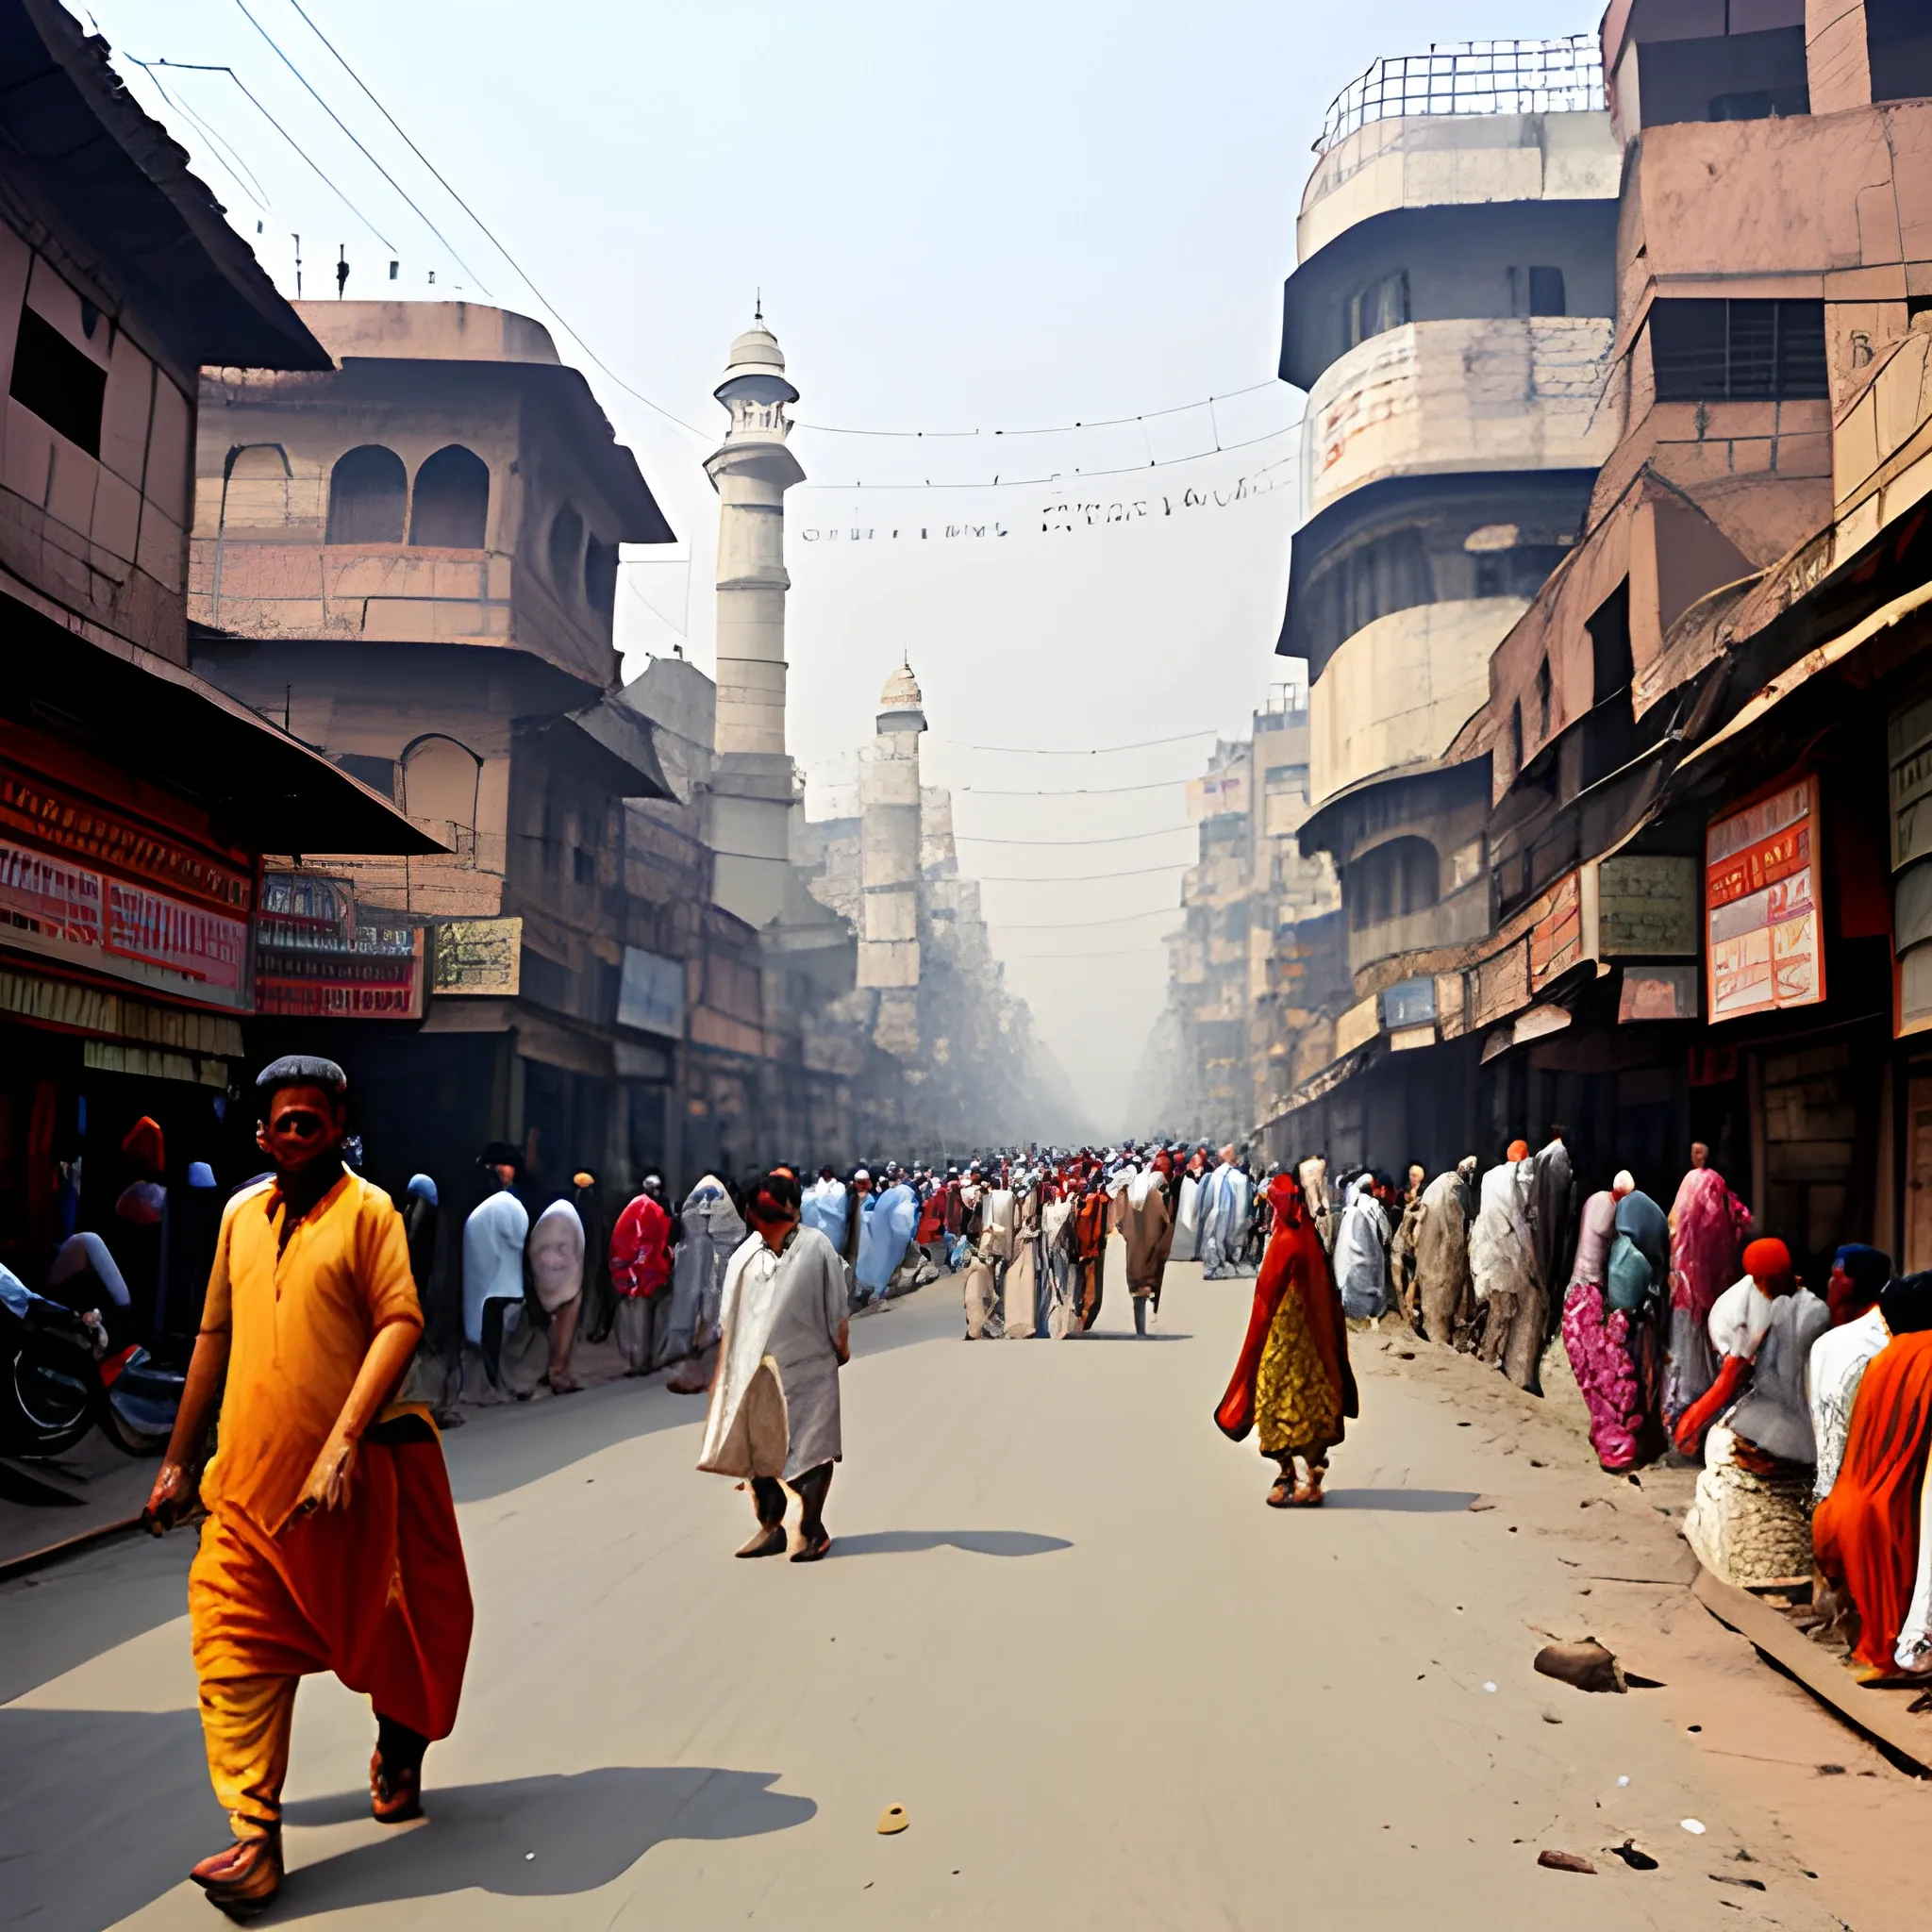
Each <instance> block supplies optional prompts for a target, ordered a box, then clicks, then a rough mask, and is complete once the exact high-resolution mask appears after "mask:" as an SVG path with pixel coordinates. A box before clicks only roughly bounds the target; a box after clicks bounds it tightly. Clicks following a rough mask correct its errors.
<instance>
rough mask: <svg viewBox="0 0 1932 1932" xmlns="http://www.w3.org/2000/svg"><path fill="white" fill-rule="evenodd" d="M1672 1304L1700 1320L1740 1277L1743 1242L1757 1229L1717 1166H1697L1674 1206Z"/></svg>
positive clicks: (1682, 1185)
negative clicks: (1752, 1230) (1739, 1261)
mask: <svg viewBox="0 0 1932 1932" xmlns="http://www.w3.org/2000/svg"><path fill="white" fill-rule="evenodd" d="M1671 1225H1672V1230H1673V1231H1672V1235H1671V1306H1672V1307H1674V1308H1681V1309H1683V1310H1684V1311H1685V1312H1686V1313H1688V1314H1690V1315H1692V1316H1694V1317H1695V1318H1696V1319H1697V1320H1698V1321H1700V1322H1702V1321H1704V1320H1706V1319H1707V1317H1708V1316H1709V1314H1710V1309H1711V1305H1712V1303H1714V1302H1715V1301H1716V1300H1717V1298H1718V1296H1719V1295H1721V1294H1722V1293H1723V1292H1724V1290H1725V1289H1727V1288H1728V1287H1730V1285H1731V1283H1732V1282H1734V1281H1735V1280H1737V1278H1738V1244H1739V1243H1740V1241H1742V1240H1743V1238H1744V1237H1745V1235H1747V1234H1748V1233H1749V1232H1750V1230H1751V1214H1750V1210H1749V1209H1748V1208H1746V1207H1745V1206H1744V1204H1743V1203H1742V1202H1741V1201H1740V1200H1739V1199H1738V1197H1737V1196H1736V1195H1735V1194H1734V1193H1732V1192H1731V1191H1730V1189H1729V1188H1727V1187H1726V1186H1725V1185H1724V1176H1723V1175H1722V1174H1719V1173H1718V1171H1717V1169H1716V1168H1714V1167H1693V1168H1692V1169H1691V1171H1690V1173H1688V1174H1686V1175H1685V1176H1684V1178H1683V1180H1682V1181H1681V1182H1680V1183H1679V1184H1678V1188H1677V1198H1676V1200H1675V1201H1674V1203H1673V1204H1672V1208H1671Z"/></svg>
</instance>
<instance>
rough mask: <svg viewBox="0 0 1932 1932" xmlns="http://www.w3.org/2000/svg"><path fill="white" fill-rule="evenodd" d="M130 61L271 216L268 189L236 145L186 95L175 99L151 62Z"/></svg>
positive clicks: (240, 185) (246, 193) (250, 197)
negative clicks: (191, 104) (221, 133)
mask: <svg viewBox="0 0 1932 1932" xmlns="http://www.w3.org/2000/svg"><path fill="white" fill-rule="evenodd" d="M127 59H128V63H129V65H131V66H134V67H138V68H140V69H141V71H142V73H143V74H144V75H147V77H148V83H149V85H150V86H151V87H152V88H153V89H154V91H155V92H156V93H158V94H159V95H160V97H161V99H162V100H164V101H165V102H166V103H167V104H168V106H169V107H170V108H173V109H174V111H175V113H177V114H179V115H180V116H181V118H182V119H183V120H184V121H187V122H188V123H190V124H191V125H192V126H194V127H195V128H197V129H198V130H199V131H200V133H201V136H202V138H203V140H205V141H206V142H208V146H209V147H210V148H211V149H212V150H213V152H214V156H215V158H216V159H217V160H218V161H220V162H221V164H222V166H223V169H224V171H225V173H226V175H227V176H228V178H229V180H231V181H232V182H234V184H235V186H236V187H237V188H239V189H240V190H241V191H242V193H243V194H244V195H245V196H246V197H247V198H248V199H249V200H250V201H252V202H253V203H254V204H255V205H256V207H257V208H259V209H260V210H261V211H262V213H263V214H267V213H269V212H270V208H269V202H268V190H267V189H266V188H264V187H263V186H262V185H261V182H260V181H259V180H258V178H257V176H256V173H255V170H254V169H253V168H251V167H250V166H249V165H248V163H247V162H246V161H244V160H243V159H242V157H241V155H240V154H239V153H238V152H237V151H236V150H235V148H234V146H233V145H232V144H231V143H230V142H226V141H224V140H223V139H222V137H221V136H220V135H219V134H217V133H216V132H215V130H214V127H213V126H212V125H211V124H210V123H208V121H207V120H205V119H204V118H203V117H202V116H201V115H199V114H197V113H196V112H195V111H194V109H193V108H191V107H190V106H189V105H188V96H187V94H186V93H183V94H182V96H181V98H180V99H179V100H178V101H177V100H176V99H175V96H174V95H173V94H171V93H170V92H168V90H167V89H166V88H164V87H163V86H162V85H161V83H160V79H159V76H158V75H157V74H156V73H155V71H154V68H153V66H152V65H151V64H150V63H149V62H148V61H145V60H137V59H135V58H134V56H133V55H132V54H130V55H128V57H127ZM244 176H246V179H244V178H243V177H244Z"/></svg>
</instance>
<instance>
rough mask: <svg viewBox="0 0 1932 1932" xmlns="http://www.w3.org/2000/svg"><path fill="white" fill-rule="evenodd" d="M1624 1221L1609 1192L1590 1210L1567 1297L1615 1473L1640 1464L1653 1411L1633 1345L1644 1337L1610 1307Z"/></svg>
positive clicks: (1578, 1361)
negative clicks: (1612, 1262) (1612, 1265)
mask: <svg viewBox="0 0 1932 1932" xmlns="http://www.w3.org/2000/svg"><path fill="white" fill-rule="evenodd" d="M1616 1221H1617V1202H1616V1197H1615V1196H1614V1195H1613V1194H1611V1193H1610V1192H1609V1191H1607V1190H1606V1191H1604V1192H1602V1193H1600V1194H1592V1195H1591V1197H1590V1199H1589V1200H1588V1201H1586V1202H1585V1203H1584V1204H1583V1219H1582V1223H1581V1225H1580V1226H1579V1227H1578V1229H1577V1234H1576V1263H1575V1266H1574V1268H1572V1269H1571V1271H1570V1289H1569V1292H1568V1293H1567V1294H1566V1295H1565V1296H1564V1298H1563V1349H1564V1353H1565V1354H1567V1355H1568V1356H1569V1357H1570V1366H1571V1368H1572V1369H1573V1370H1574V1372H1575V1375H1576V1386H1577V1387H1578V1388H1579V1389H1580V1390H1582V1391H1583V1400H1584V1404H1585V1406H1586V1407H1588V1408H1589V1410H1590V1446H1591V1448H1592V1449H1594V1450H1595V1451H1596V1456H1597V1460H1598V1461H1599V1462H1600V1463H1602V1464H1603V1466H1604V1468H1606V1469H1607V1470H1609V1471H1611V1472H1613V1473H1616V1472H1621V1471H1623V1470H1626V1469H1629V1468H1631V1467H1633V1466H1634V1465H1635V1463H1636V1462H1637V1460H1638V1458H1639V1456H1640V1454H1641V1437H1642V1433H1643V1426H1644V1417H1645V1408H1646V1404H1645V1400H1644V1388H1643V1381H1644V1378H1643V1376H1642V1374H1641V1364H1640V1362H1639V1361H1638V1359H1637V1356H1636V1350H1635V1347H1633V1341H1635V1342H1636V1343H1638V1344H1639V1345H1641V1340H1642V1338H1641V1336H1640V1337H1635V1338H1633V1336H1632V1334H1631V1327H1630V1322H1631V1318H1630V1316H1629V1315H1627V1314H1626V1313H1624V1310H1623V1309H1622V1308H1611V1307H1607V1306H1606V1304H1605V1301H1604V1284H1605V1281H1606V1279H1607V1275H1608V1273H1609V1257H1610V1242H1611V1241H1613V1240H1614V1239H1615V1238H1616Z"/></svg>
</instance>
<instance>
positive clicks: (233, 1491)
mask: <svg viewBox="0 0 1932 1932" xmlns="http://www.w3.org/2000/svg"><path fill="white" fill-rule="evenodd" d="M257 1087H258V1091H259V1092H260V1095H261V1101H262V1118H261V1124H260V1125H259V1126H258V1128H257V1139H258V1142H259V1144H260V1146H261V1148H262V1151H263V1152H264V1153H265V1154H267V1155H268V1156H269V1158H270V1159H271V1161H272V1162H273V1163H274V1167H275V1174H274V1177H273V1178H272V1179H270V1180H267V1181H262V1182H259V1183H258V1184H257V1185H255V1186H254V1187H251V1188H248V1189H245V1190H243V1191H242V1192H241V1193H239V1194H238V1195H236V1197H235V1198H234V1199H233V1200H232V1201H231V1202H230V1203H229V1204H228V1208H227V1210H226V1212H225V1214H224V1216H223V1219H222V1231H221V1238H220V1241H219V1245H218V1247H217V1250H216V1255H215V1262H214V1268H213V1272H212V1274H211V1275H210V1278H209V1282H208V1299H207V1304H206V1307H205V1310H204V1313H203V1316H202V1324H201V1333H200V1335H199V1336H198V1337H197V1338H196V1341H195V1348H194V1357H193V1360H192V1364H191V1366H190V1369H189V1374H188V1384H187V1388H186V1390H185V1391H184V1394H183V1398H182V1404H181V1412H180V1416H179V1418H178V1419H177V1421H176V1424H175V1434H174V1440H173V1441H172V1442H171V1443H170V1445H169V1451H168V1459H167V1460H166V1462H164V1463H163V1464H162V1467H161V1472H160V1474H159V1475H158V1477H157V1478H156V1481H155V1486H154V1492H153V1494H152V1496H151V1497H150V1499H149V1504H148V1516H149V1521H150V1523H151V1524H152V1525H153V1526H154V1527H155V1529H156V1531H157V1533H159V1532H160V1531H161V1530H164V1529H166V1528H168V1527H169V1526H171V1524H173V1522H174V1520H175V1516H176V1514H177V1513H178V1512H179V1511H180V1509H181V1508H182V1507H183V1506H184V1505H185V1504H186V1503H187V1502H188V1501H189V1500H190V1498H191V1497H192V1493H193V1483H192V1474H191V1473H190V1468H189V1464H190V1461H191V1459H192V1456H193V1453H194V1450H195V1448H196V1446H197V1445H198V1444H199V1443H200V1442H201V1441H202V1440H203V1438H204V1436H205V1433H206V1430H207V1426H208V1417H209V1414H210V1412H211V1411H212V1409H213V1407H214V1405H215V1403H216V1401H217V1400H219V1402H220V1405H221V1426H220V1446H219V1448H218V1449H217V1451H216V1453H215V1456H214V1458H213V1460H212V1461H211V1462H210V1463H209V1464H208V1470H207V1473H206V1474H205V1476H204V1477H203V1479H202V1485H201V1494H202V1499H203V1501H204V1502H205V1503H206V1505H207V1506H208V1512H209V1513H208V1521H207V1523H206V1524H204V1526H203V1528H202V1532H201V1548H200V1551H199V1553H198V1554H197V1555H196V1557H195V1559H194V1563H193V1567H192V1570H191V1571H190V1573H189V1581H188V1607H189V1616H190V1622H191V1624H192V1635H193V1645H194V1665H195V1673H196V1675H197V1676H198V1677H199V1679H200V1682H201V1717H202V1732H203V1736H204V1739H205V1740H206V1742H207V1746H208V1772H209V1775H210V1777H211V1779H212V1781H213V1783H214V1788H215V1795H216V1797H217V1798H218V1799H219V1800H220V1802H221V1805H222V1807H223V1808H224V1809H225V1811H226V1812H227V1813H228V1817H229V1823H230V1825H231V1827H232V1829H233V1831H234V1835H235V1842H234V1843H233V1844H231V1845H230V1846H229V1847H228V1848H227V1849H226V1850H225V1851H224V1852H220V1853H217V1854H216V1855H215V1856H214V1857H210V1858H206V1859H204V1860H203V1861H202V1862H201V1864H199V1865H197V1866H196V1867H195V1868H194V1872H193V1874H192V1875H193V1877H194V1879H195V1881H196V1883H198V1884H200V1885H201V1886H202V1887H203V1888H204V1889H205V1890H207V1892H208V1896H209V1898H210V1899H211V1900H212V1901H213V1902H214V1903H215V1904H216V1905H219V1906H221V1907H223V1908H224V1909H225V1910H228V1911H230V1912H231V1913H235V1914H237V1915H243V1914H246V1913H249V1912H253V1911H255V1910H258V1909H259V1908H260V1907H261V1906H263V1905H265V1904H266V1903H267V1902H268V1900H269V1899H270V1898H272V1897H274V1896H275V1891H276V1890H278V1889H279V1887H280V1884H281V1877H282V1857H281V1792H282V1781H283V1778H284V1776H285V1774H286V1773H287V1770H288V1761H289V1730H290V1723H291V1718H292V1716H293V1712H294V1704H295V1685H296V1681H297V1679H298V1678H300V1677H303V1676H305V1675H308V1674H310V1673H312V1672H320V1671H333V1672H334V1673H335V1674H336V1675H337V1676H339V1677H340V1678H341V1680H342V1682H343V1683H345V1684H346V1685H348V1686H349V1688H350V1689H351V1690H354V1691H364V1692H366V1693H367V1694H368V1695H369V1697H370V1699H371V1701H372V1703H373V1704H374V1705H375V1712H376V1720H377V1741H376V1751H375V1757H374V1758H373V1759H372V1760H371V1763H370V1798H371V1807H372V1809H373V1811H374V1813H375V1817H376V1818H377V1819H378V1820H380V1821H382V1822H384V1823H398V1822H400V1821H402V1820H403V1819H406V1818H413V1817H415V1816H417V1815H419V1813H420V1811H421V1808H422V1805H421V1775H422V1762H423V1754H424V1752H425V1749H426V1748H427V1746H428V1744H429V1743H430V1741H431V1740H434V1739H437V1738H443V1737H447V1736H448V1735H449V1732H450V1730H451V1728H452V1727H453V1725H454V1724H455V1722H456V1711H457V1700H458V1693H459V1692H460V1691H461V1688H462V1677H463V1666H464V1662H465V1660H466V1658H467V1657H468V1654H469V1644H470V1624H471V1606H470V1590H469V1579H468V1575H467V1573H466V1571H465V1569H464V1564H463V1553H462V1544H461V1541H460V1540H459V1538H458V1533H457V1524H456V1508H455V1505H454V1503H453V1501H452V1499H451V1496H450V1489H449V1478H448V1476H447V1474H445V1472H444V1469H443V1464H442V1451H441V1445H440V1442H439V1441H438V1438H437V1435H436V1431H435V1428H434V1425H433V1424H431V1423H430V1421H429V1420H428V1417H427V1415H426V1414H425V1413H424V1412H423V1411H422V1410H420V1409H418V1408H415V1407H402V1406H399V1405H395V1404H393V1403H392V1401H391V1398H392V1396H393V1394H394V1392H395V1390H396V1387H397V1385H398V1384H399V1383H400V1382H401V1380H402V1377H403V1375H404V1373H405V1372H406V1370H407V1369H408V1363H409V1358H410V1357H411V1355H412V1354H413V1353H414V1350H415V1347H416V1342H417V1340H418V1338H419V1337H420V1336H421V1334H422V1332H423V1316H422V1311H421V1309H420V1307H418V1304H417V1299H416V1288H415V1283H414V1280H413V1279H412V1277H411V1275H410V1272H409V1256H408V1242H407V1241H406V1239H405V1236H404V1232H403V1224H402V1220H401V1217H400V1216H399V1215H398V1214H397V1212H396V1210H395V1208H394V1206H393V1204H392V1203H391V1200H390V1198H389V1196H388V1195H387V1194H385V1193H383V1192H382V1191H381V1190H380V1189H378V1188H375V1187H373V1186H371V1185H370V1183H369V1182H367V1181H365V1180H363V1179H362V1178H361V1177H360V1175H358V1174H352V1173H350V1172H349V1171H348V1170H347V1169H346V1168H344V1167H343V1165H342V1160H341V1141H342V1134H343V1130H344V1126H345V1106H344V1100H345V1094H346V1087H347V1083H346V1081H345V1080H344V1078H343V1076H342V1074H341V1069H340V1068H338V1067H337V1066H335V1065H334V1064H333V1062H331V1061H328V1060H317V1059H308V1058H291V1059H284V1060H278V1061H276V1062H275V1065H273V1066H271V1067H269V1068H268V1069H267V1070H266V1071H265V1072H264V1073H263V1074H262V1075H261V1077H260V1079H259V1080H258V1082H257ZM224 1381H225V1389H224V1386H223V1385H224Z"/></svg>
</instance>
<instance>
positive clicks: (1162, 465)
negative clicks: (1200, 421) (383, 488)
mask: <svg viewBox="0 0 1932 1932" xmlns="http://www.w3.org/2000/svg"><path fill="white" fill-rule="evenodd" d="M599 366H600V367H601V366H602V365H601V364H600V365H599ZM1301 426H1302V419H1301V418H1300V417H1299V416H1297V417H1296V418H1295V420H1294V421H1293V422H1292V423H1289V424H1285V425H1283V426H1282V427H1281V428H1279V429H1271V430H1269V431H1268V432H1267V434H1266V435H1264V436H1250V437H1248V438H1246V439H1245V440H1243V441H1241V442H1217V443H1216V444H1215V445H1214V447H1213V448H1212V449H1203V450H1196V451H1195V452H1194V454H1193V455H1192V456H1189V457H1162V458H1160V459H1159V460H1158V461H1149V462H1144V463H1128V464H1126V465H1124V467H1123V468H1121V469H1117V470H1081V469H1073V470H1055V471H1053V472H1052V473H1051V474H1050V475H1044V476H1004V477H1003V476H999V475H995V476H994V477H993V479H992V481H991V483H947V482H939V483H935V482H934V481H933V480H932V478H931V477H930V476H927V477H924V479H923V480H921V481H920V482H917V483H867V482H866V481H864V480H863V478H860V479H858V480H857V481H854V482H851V483H800V484H797V485H795V486H794V487H793V494H798V493H801V492H809V491H827V490H840V491H853V490H858V491H866V490H870V491H874V492H875V493H876V492H882V491H888V490H1022V489H1033V488H1037V487H1038V486H1039V485H1041V484H1042V483H1062V484H1066V485H1068V486H1069V487H1071V486H1072V484H1073V483H1074V480H1075V479H1082V480H1086V479H1091V478H1096V477H1101V476H1144V475H1146V474H1147V472H1148V471H1149V470H1172V469H1174V468H1176V467H1177V466H1178V465H1180V464H1182V463H1200V462H1205V461H1207V459H1208V458H1209V457H1218V456H1225V455H1227V454H1228V453H1229V452H1230V451H1233V450H1238V449H1253V448H1254V447H1255V446H1256V445H1257V443H1263V442H1278V441H1280V440H1281V438H1283V437H1284V436H1294V435H1297V434H1299V433H1300V430H1301ZM1294 460H1295V458H1292V457H1283V458H1279V459H1278V460H1277V461H1275V462H1272V463H1269V464H1266V465H1265V466H1264V467H1262V468H1261V469H1258V470H1257V471H1256V472H1255V475H1257V476H1265V475H1267V474H1268V472H1269V471H1270V470H1278V469H1280V468H1281V466H1282V464H1283V463H1289V462H1293V461H1294ZM1262 493H1265V492H1259V491H1257V494H1262Z"/></svg>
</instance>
